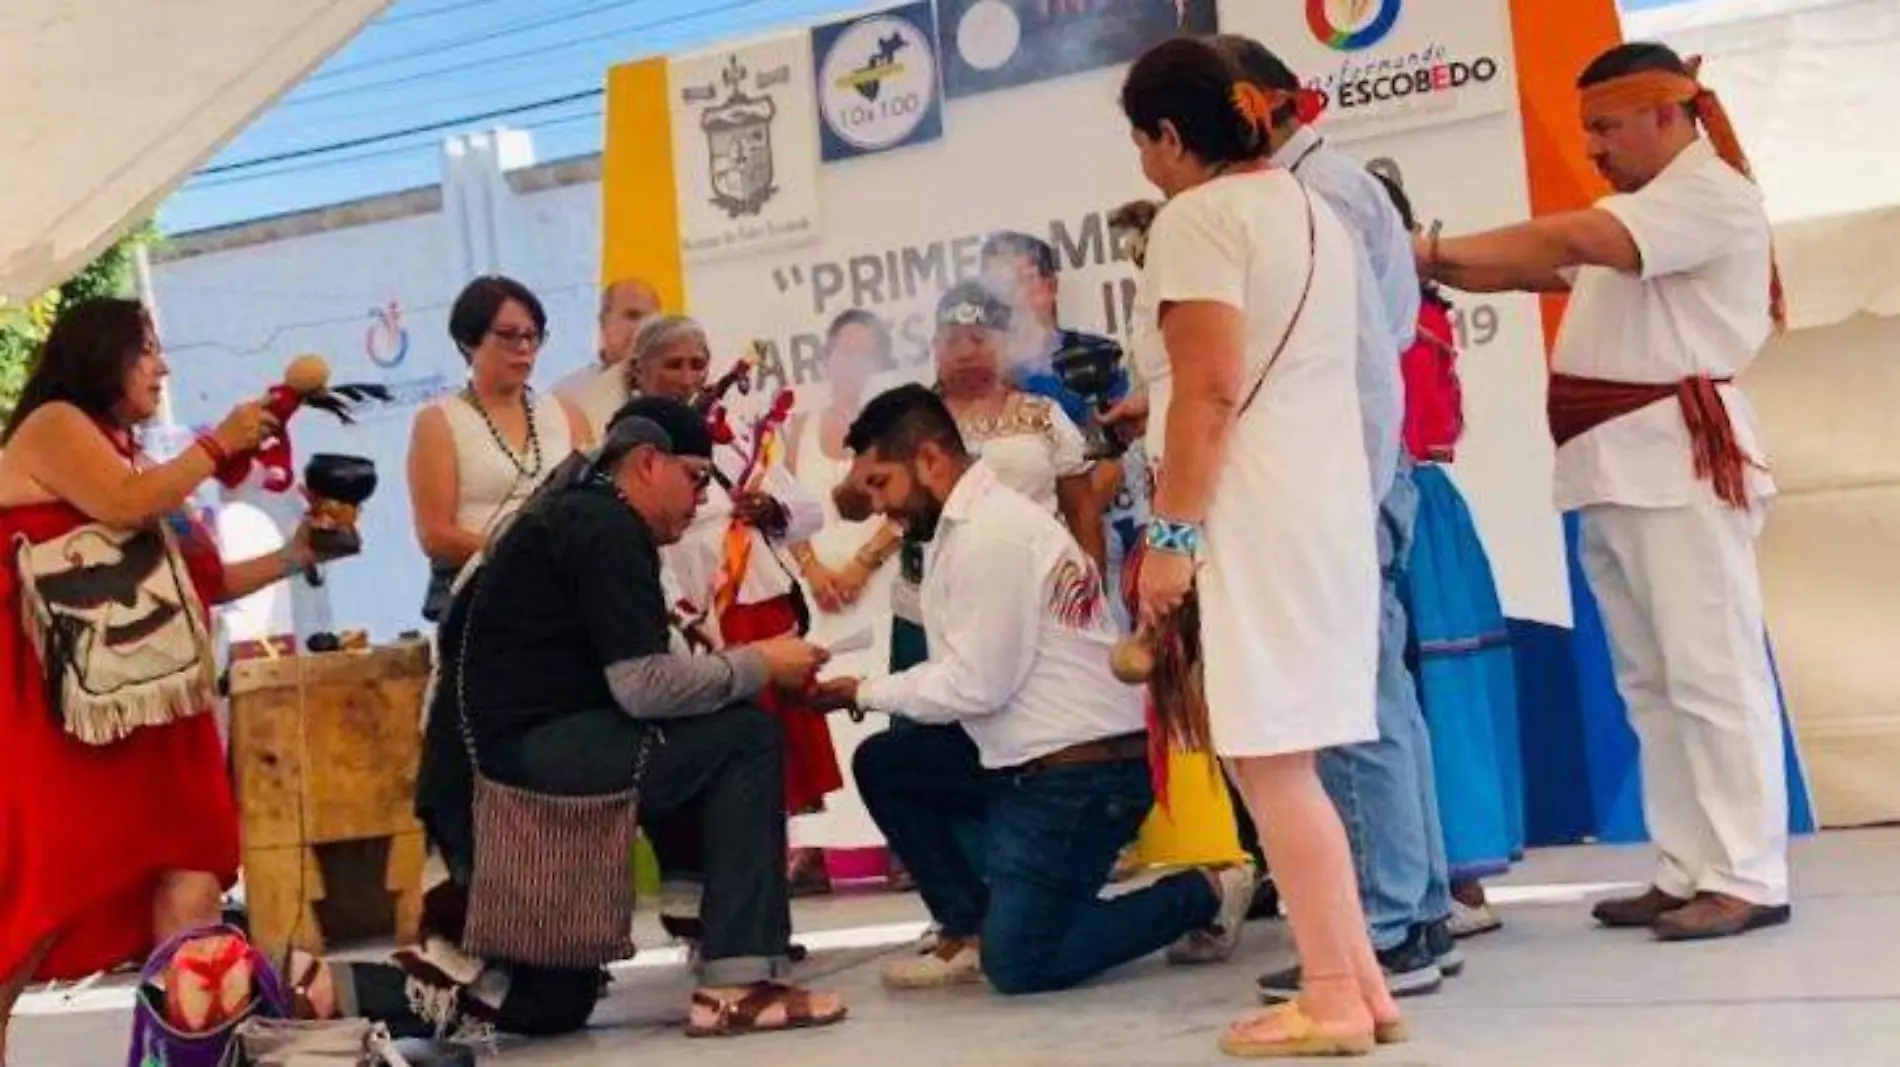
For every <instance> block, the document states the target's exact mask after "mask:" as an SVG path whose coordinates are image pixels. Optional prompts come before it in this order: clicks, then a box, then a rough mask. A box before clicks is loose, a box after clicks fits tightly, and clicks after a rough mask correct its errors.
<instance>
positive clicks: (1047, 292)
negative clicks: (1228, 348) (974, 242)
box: [978, 230, 1148, 622]
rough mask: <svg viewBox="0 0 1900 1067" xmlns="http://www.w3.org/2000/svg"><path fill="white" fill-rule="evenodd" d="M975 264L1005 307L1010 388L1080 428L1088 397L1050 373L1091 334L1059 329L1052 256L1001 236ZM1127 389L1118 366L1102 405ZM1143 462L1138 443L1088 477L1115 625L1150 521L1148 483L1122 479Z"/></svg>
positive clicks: (1029, 239) (1037, 245)
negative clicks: (1051, 406)
mask: <svg viewBox="0 0 1900 1067" xmlns="http://www.w3.org/2000/svg"><path fill="white" fill-rule="evenodd" d="M978 259H979V263H980V264H981V268H982V271H983V280H984V281H986V282H988V283H989V285H990V287H991V288H992V289H994V290H995V291H996V292H997V293H999V294H1001V295H1002V296H1003V298H1004V300H1005V301H1006V302H1007V303H1008V304H1009V306H1010V324H1011V325H1010V335H1009V347H1008V349H1007V351H1006V352H1005V355H1004V361H1003V362H1004V367H1005V370H1006V373H1007V375H1008V377H1009V380H1010V383H1011V384H1013V385H1014V386H1015V387H1016V388H1018V389H1021V390H1022V391H1023V392H1025V393H1030V394H1033V395H1036V396H1046V397H1048V398H1049V399H1051V400H1053V401H1055V402H1056V403H1057V404H1060V405H1062V413H1063V414H1064V415H1067V416H1068V418H1069V421H1070V422H1072V423H1074V424H1075V425H1076V426H1077V427H1078V428H1080V427H1084V426H1087V425H1088V424H1089V420H1090V419H1093V418H1096V417H1097V416H1098V414H1099V413H1097V412H1095V411H1092V410H1090V406H1089V401H1088V398H1086V397H1084V396H1082V394H1080V393H1078V392H1076V391H1075V390H1074V389H1071V388H1069V386H1068V384H1067V383H1066V382H1064V381H1063V380H1062V376H1061V375H1060V374H1058V373H1056V366H1055V357H1056V355H1057V353H1059V352H1061V351H1062V350H1063V349H1065V348H1067V347H1069V346H1070V345H1072V344H1074V343H1076V342H1078V341H1082V340H1085V339H1088V338H1089V336H1090V335H1087V334H1084V333H1082V332H1080V331H1078V330H1067V329H1063V328H1062V326H1061V325H1060V324H1059V322H1058V318H1057V315H1058V308H1057V303H1058V302H1057V298H1058V296H1059V295H1060V293H1059V290H1060V284H1061V283H1060V278H1059V272H1060V264H1059V263H1058V261H1057V260H1056V253H1055V249H1053V248H1051V247H1049V243H1048V242H1047V241H1044V240H1043V239H1041V238H1039V237H1034V236H1032V235H1030V234H1026V233H1019V232H1016V231H1011V230H1005V231H1002V232H999V233H994V234H991V235H990V236H989V237H988V238H987V239H985V240H984V242H983V247H982V250H981V252H980V253H979V257H978ZM1129 388H1130V379H1129V373H1128V367H1127V365H1126V363H1124V364H1123V365H1122V366H1120V367H1117V368H1116V369H1115V374H1114V377H1113V381H1112V384H1111V385H1110V387H1109V391H1108V396H1107V399H1109V400H1110V401H1113V402H1116V403H1119V402H1121V401H1122V400H1123V399H1125V398H1126V397H1127V396H1128V393H1129ZM1146 463H1147V461H1146V460H1145V459H1143V458H1142V454H1141V444H1140V442H1135V443H1134V444H1132V445H1131V446H1130V448H1129V451H1128V453H1126V454H1124V455H1123V456H1122V457H1121V458H1119V459H1112V460H1110V459H1104V460H1101V461H1098V462H1097V463H1096V464H1095V468H1094V470H1093V471H1092V472H1091V473H1090V475H1089V483H1090V487H1091V488H1092V490H1093V491H1094V493H1095V498H1096V499H1095V505H1094V506H1095V510H1096V511H1097V512H1099V513H1100V514H1101V516H1102V524H1103V532H1102V564H1103V567H1104V571H1103V573H1104V574H1105V575H1106V576H1107V579H1108V593H1109V602H1110V607H1111V610H1113V611H1114V612H1115V614H1116V616H1117V618H1120V617H1121V616H1122V613H1123V609H1122V604H1123V597H1122V591H1121V580H1122V562H1123V561H1124V560H1125V559H1127V558H1128V555H1129V553H1131V552H1132V551H1133V550H1134V547H1135V544H1136V539H1137V537H1138V536H1139V531H1140V529H1141V526H1142V524H1143V523H1145V522H1147V521H1148V484H1147V479H1146V478H1128V477H1126V476H1125V472H1126V471H1131V470H1132V471H1140V470H1142V469H1144V467H1145V466H1146ZM1085 544H1086V542H1085ZM1123 621H1124V622H1126V620H1125V619H1124V620H1123Z"/></svg>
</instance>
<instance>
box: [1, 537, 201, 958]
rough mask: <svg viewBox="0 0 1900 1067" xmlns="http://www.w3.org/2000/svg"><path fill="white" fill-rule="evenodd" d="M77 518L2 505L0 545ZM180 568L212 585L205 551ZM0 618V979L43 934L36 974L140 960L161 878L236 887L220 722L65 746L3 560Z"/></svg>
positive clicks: (197, 720)
mask: <svg viewBox="0 0 1900 1067" xmlns="http://www.w3.org/2000/svg"><path fill="white" fill-rule="evenodd" d="M85 521H86V519H85V518H84V516H82V515H80V513H79V512H77V511H75V510H73V509H72V508H71V507H68V506H66V505H64V504H58V505H35V506H31V507H19V508H6V509H0V544H11V543H12V541H13V538H14V537H15V536H16V535H25V536H26V538H27V539H28V540H31V541H42V540H45V539H46V538H49V537H56V536H58V535H59V534H62V533H64V532H66V531H67V530H70V529H72V528H73V527H74V526H77V525H80V524H81V523H83V522H85ZM8 555H9V556H10V555H11V553H8ZM186 560H187V562H188V564H189V565H190V568H191V576H192V581H193V584H194V585H196V586H197V587H198V591H199V595H200V596H207V595H209V594H211V593H212V592H214V591H215V590H217V589H218V588H219V587H220V586H221V585H222V584H223V574H222V569H221V568H220V567H219V565H218V563H217V558H216V555H215V553H207V552H203V551H189V552H187V553H186ZM0 613H3V614H4V615H5V618H4V619H0V980H4V979H5V978H8V977H11V976H12V975H13V974H14V972H15V971H17V970H18V969H19V967H20V965H21V964H22V963H23V962H24V961H25V960H26V958H27V956H28V955H29V954H30V953H31V951H32V950H33V949H34V948H35V947H37V946H38V945H39V944H40V943H41V942H43V941H46V940H48V939H49V938H50V939H51V941H52V945H51V948H50V949H49V950H48V952H47V955H46V957H45V958H44V959H43V960H41V961H40V964H39V966H38V967H36V968H34V972H33V976H32V977H33V978H34V979H36V980H41V981H45V980H54V979H58V980H67V979H75V978H82V977H85V976H86V975H89V974H92V973H94V972H95V971H102V970H107V969H109V968H112V967H116V966H118V965H119V964H122V963H126V962H129V961H136V960H140V959H143V958H144V957H145V955H146V954H147V953H149V952H150V951H151V950H152V947H153V941H152V898H153V893H154V891H155V889H156V888H157V885H158V881H159V878H160V876H161V875H163V874H165V873H167V872H171V871H202V872H206V873H209V874H212V875H215V876H216V877H217V878H218V879H219V881H220V882H221V883H222V884H223V885H225V886H227V887H228V886H230V885H231V884H232V883H233V882H235V881H236V880H237V870H238V821H237V807H236V805H235V804H234V803H233V801H232V797H231V783H230V779H229V777H228V776H227V774H226V771H225V759H224V746H223V744H222V743H221V742H220V741H219V739H218V724H217V720H216V719H215V718H214V717H213V716H212V715H210V714H209V713H206V714H201V715H196V716H193V717H192V718H189V719H185V720H182V721H179V722H175V723H171V724H169V725H166V726H154V727H146V728H144V729H141V730H138V731H136V732H135V733H133V734H132V735H131V736H129V737H127V738H125V739H124V740H122V741H119V742H116V743H114V744H110V745H99V746H94V745H86V744H82V743H80V742H78V741H75V740H73V739H72V738H70V737H69V736H67V734H66V732H65V730H64V729H63V728H62V727H61V725H60V724H59V723H58V722H56V721H55V720H54V718H53V712H52V710H51V708H49V707H48V705H47V700H46V682H45V675H44V673H43V672H42V670H41V668H40V663H39V657H38V655H37V654H35V652H34V651H33V646H32V643H31V641H30V640H29V638H28V637H27V634H26V631H25V628H24V626H23V624H22V623H21V621H20V600H19V595H18V577H17V575H16V573H15V571H14V568H13V562H12V560H11V559H10V558H9V559H7V560H5V561H4V562H3V563H0Z"/></svg>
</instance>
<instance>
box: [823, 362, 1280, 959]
mask: <svg viewBox="0 0 1900 1067" xmlns="http://www.w3.org/2000/svg"><path fill="white" fill-rule="evenodd" d="M845 443H846V445H847V446H848V447H849V448H850V449H851V451H852V453H854V457H855V458H854V460H853V463H852V467H851V472H850V475H849V476H848V478H849V480H848V482H847V488H848V489H849V490H851V491H853V492H858V493H862V494H864V496H865V497H866V498H867V499H868V500H869V501H870V503H871V506H872V507H873V508H874V509H875V510H877V511H879V512H882V513H883V514H885V515H887V516H889V517H891V518H894V519H897V520H899V521H902V522H903V523H905V524H906V525H907V527H909V528H910V529H912V530H917V531H922V532H924V533H926V534H934V536H932V537H931V539H930V544H929V547H928V549H927V550H926V551H927V555H926V557H925V565H924V567H925V569H924V584H923V591H922V600H923V616H924V627H925V630H926V631H927V632H928V633H929V635H930V659H929V660H928V661H927V662H925V663H923V664H920V665H919V666H916V667H913V668H911V669H910V670H907V671H903V672H901V673H898V674H894V675H891V676H889V677H885V678H878V679H873V680H869V681H864V682H859V681H857V680H854V679H846V680H843V681H839V682H832V683H828V685H827V686H826V687H825V688H826V692H825V693H824V694H823V699H824V702H825V703H828V704H831V705H852V706H856V707H858V708H861V709H864V710H868V711H880V712H885V713H888V714H891V715H897V716H902V717H903V718H905V719H908V720H911V721H912V722H914V723H919V724H924V725H923V726H922V727H921V728H911V729H895V730H891V731H887V732H885V733H883V734H880V735H878V736H876V737H873V738H870V739H868V740H866V741H865V742H864V743H863V744H862V745H860V746H859V748H858V751H857V756H856V758H855V759H854V760H853V763H852V770H853V773H854V775H855V777H856V779H857V784H858V790H859V792H860V794H861V795H862V796H863V798H864V803H865V806H866V807H867V808H868V809H869V810H870V813H871V817H872V818H873V819H875V820H876V822H877V824H878V827H879V829H880V830H882V831H883V833H884V836H885V838H886V839H887V841H888V842H889V844H890V847H891V850H892V851H893V852H895V853H896V854H897V856H898V858H899V859H901V860H902V861H903V863H904V866H905V868H906V869H907V870H909V871H910V872H911V874H912V875H913V876H914V877H915V878H916V880H917V888H918V890H919V892H920V893H921V894H922V896H923V898H924V903H925V905H926V906H927V907H928V908H929V909H930V914H931V917H932V918H933V919H935V920H936V922H937V924H938V926H939V927H940V930H941V933H940V935H939V938H938V943H937V947H936V948H935V949H934V950H933V951H932V952H930V953H928V954H926V955H923V956H919V957H917V958H915V959H908V960H904V961H900V962H899V963H898V964H896V965H895V966H893V967H892V968H891V969H890V970H889V971H887V972H886V974H885V981H886V983H887V984H890V985H893V986H896V987H900V988H916V987H925V986H939V985H951V984H957V983H961V982H971V981H977V980H980V979H981V978H983V977H985V976H987V977H988V978H989V981H990V984H991V985H992V986H994V987H995V988H996V989H997V991H999V992H1002V993H1007V994H1015V993H1039V992H1049V991H1053V990H1058V989H1067V988H1069V987H1071V986H1075V985H1078V984H1080V983H1082V982H1085V981H1087V980H1088V979H1090V978H1093V977H1095V976H1096V975H1098V974H1100V973H1102V972H1103V971H1106V970H1108V969H1109V968H1111V967H1115V966H1119V965H1120V964H1123V963H1127V962H1129V961H1131V960H1135V959H1138V958H1140V957H1142V956H1145V955H1147V954H1149V953H1151V952H1155V951H1157V950H1160V949H1162V948H1166V947H1168V946H1169V945H1172V944H1175V943H1176V942H1180V944H1179V945H1178V946H1177V949H1176V951H1174V952H1171V953H1170V957H1171V959H1174V960H1176V961H1177V962H1203V961H1210V960H1216V959H1224V958H1226V957H1227V956H1229V955H1231V954H1232V952H1233V949H1234V946H1235V944H1236V943H1237V942H1238V939H1239V936H1240V927H1241V923H1242V921H1243V919H1244V917H1245V915H1246V910H1247V905H1248V903H1249V901H1250V900H1251V898H1252V895H1253V883H1254V872H1253V870H1252V868H1251V867H1234V868H1228V869H1224V870H1209V871H1186V872H1182V873H1178V874H1174V875H1171V876H1169V877H1167V878H1164V879H1162V880H1161V881H1159V882H1156V883H1155V884H1153V885H1151V886H1148V887H1146V888H1143V889H1139V890H1136V891H1134V892H1131V893H1125V894H1121V895H1119V896H1116V897H1115V898H1113V899H1107V900H1104V899H1100V898H1099V897H1098V894H1099V893H1100V891H1101V888H1102V886H1103V885H1104V884H1105V883H1106V882H1107V880H1108V876H1109V872H1110V869H1111V867H1112V866H1113V865H1114V863H1115V859H1116V857H1117V855H1118V854H1119V853H1120V852H1121V850H1122V848H1123V846H1125V845H1127V844H1128V843H1129V842H1130V841H1131V840H1133V839H1134V836H1135V833H1136V832H1137V830H1139V829H1140V826H1141V823H1142V820H1143V819H1144V818H1146V816H1147V814H1148V810H1149V808H1150V807H1152V805H1153V803H1154V793H1153V788H1152V785H1151V780H1150V778H1149V771H1148V763H1147V735H1146V731H1145V723H1144V719H1143V707H1142V699H1143V698H1142V694H1141V692H1140V691H1139V690H1136V689H1132V688H1129V687H1128V686H1125V685H1123V684H1122V683H1120V682H1119V681H1117V680H1116V679H1115V677H1114V675H1113V674H1111V673H1110V671H1109V653H1110V651H1111V649H1112V648H1113V647H1114V644H1115V642H1116V640H1117V639H1118V637H1119V636H1120V635H1119V633H1118V631H1117V628H1116V624H1115V622H1114V620H1113V616H1112V615H1111V614H1110V612H1109V607H1108V603H1107V600H1106V598H1105V596H1104V594H1103V591H1102V581H1101V576H1100V575H1099V574H1098V573H1097V572H1096V570H1095V567H1094V565H1093V564H1092V563H1091V562H1090V561H1089V558H1088V557H1087V556H1086V555H1084V554H1083V552H1082V550H1081V548H1080V547H1078V546H1077V545H1076V543H1075V540H1074V539H1073V538H1072V537H1071V536H1070V535H1069V532H1068V530H1067V529H1066V528H1065V527H1064V526H1063V525H1062V523H1061V522H1060V521H1058V520H1057V519H1056V518H1055V517H1053V516H1051V515H1050V514H1049V513H1048V512H1047V511H1045V510H1044V509H1042V508H1040V507H1037V506H1036V505H1035V504H1034V503H1032V502H1030V501H1029V500H1028V499H1027V498H1025V497H1023V496H1021V495H1019V494H1017V493H1015V492H1013V491H1011V490H1010V489H1008V488H1006V487H1004V486H1003V485H1002V484H1001V483H1000V482H999V481H998V480H997V478H996V475H995V473H994V472H993V471H991V470H990V469H989V468H988V467H986V466H984V465H983V464H982V463H981V462H979V461H978V460H976V459H975V458H974V457H972V456H971V455H970V453H969V452H968V450H967V449H966V448H965V447H964V443H963V439H962V437H961V435H959V433H958V432H957V425H956V420H955V419H954V418H953V417H952V416H951V414H950V412H949V409H947V408H946V407H945V406H944V404H943V401H942V400H941V399H940V398H939V397H938V396H937V395H936V394H935V393H933V392H932V391H930V390H929V389H926V388H924V387H922V386H919V385H906V386H902V387H900V388H897V389H892V390H890V391H888V392H886V393H884V394H882V395H880V396H878V397H876V398H875V399H873V400H872V401H871V402H870V404H868V405H866V407H865V409H864V411H863V412H862V413H861V414H860V415H859V416H858V418H857V420H856V421H855V422H854V423H853V424H852V426H851V429H850V432H849V434H848V435H847V437H846V441H845ZM968 818H977V819H981V820H982V821H983V823H984V836H983V855H982V857H981V860H980V862H981V865H982V868H983V871H982V874H981V875H979V874H978V872H977V866H976V863H974V862H973V860H975V859H976V857H972V856H970V855H968V854H967V853H966V852H965V851H964V849H963V846H962V845H961V844H960V843H959V838H958V836H957V832H956V823H957V821H958V820H959V819H968ZM979 946H980V948H979Z"/></svg>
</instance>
